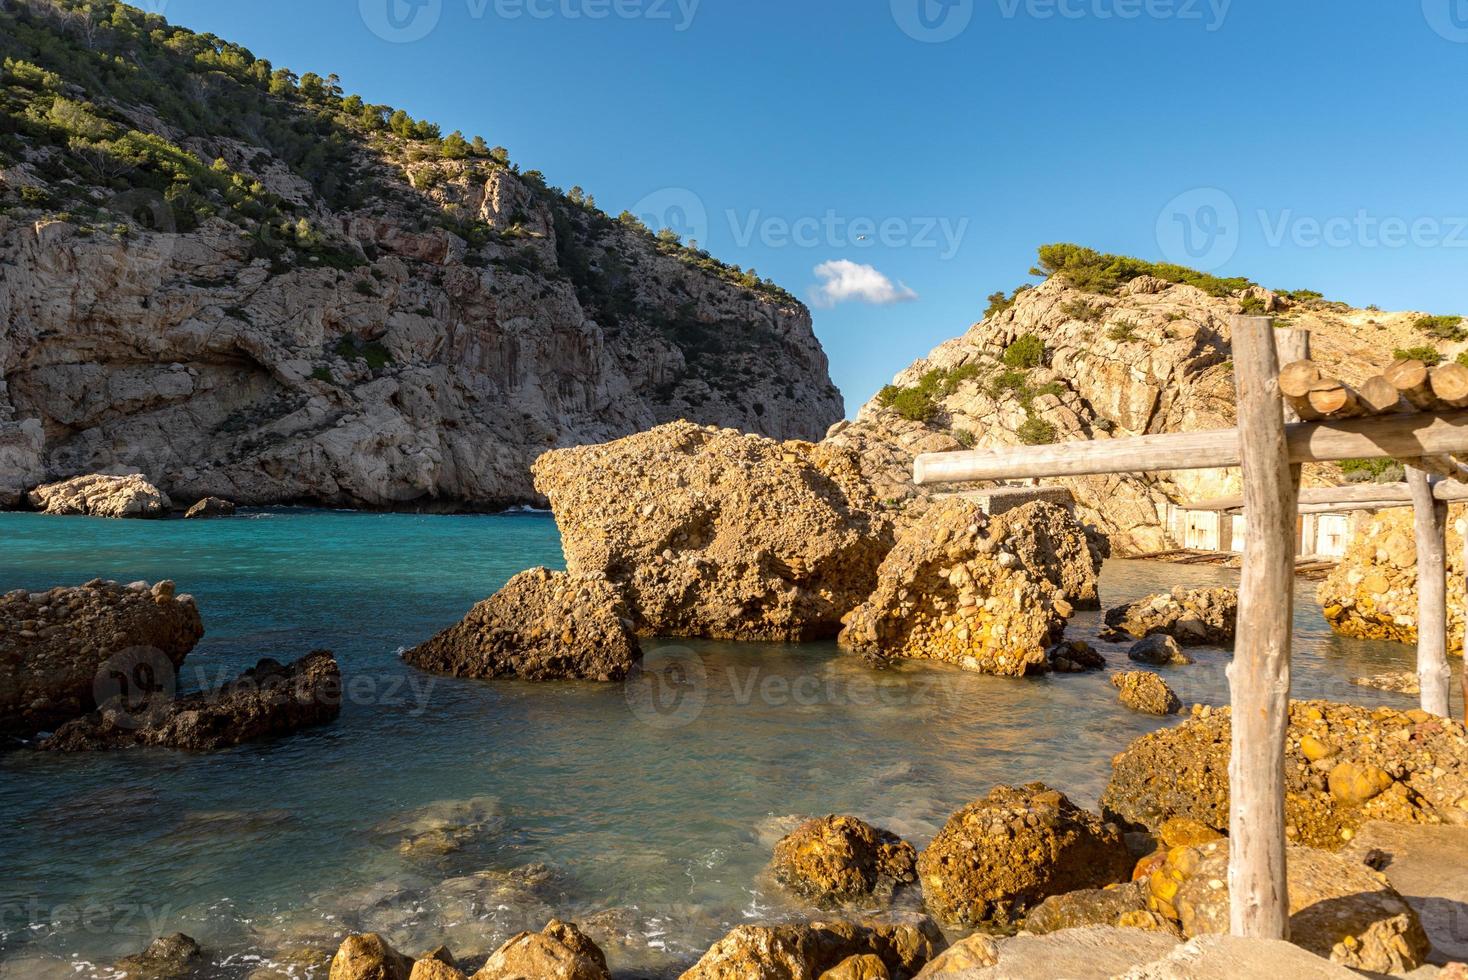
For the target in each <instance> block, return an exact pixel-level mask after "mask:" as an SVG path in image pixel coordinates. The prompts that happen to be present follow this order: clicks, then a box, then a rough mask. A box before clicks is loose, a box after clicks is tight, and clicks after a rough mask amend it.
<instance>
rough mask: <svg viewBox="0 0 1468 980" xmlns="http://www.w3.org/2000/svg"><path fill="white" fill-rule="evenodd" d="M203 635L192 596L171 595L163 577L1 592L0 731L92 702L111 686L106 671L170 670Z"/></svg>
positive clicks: (47, 721) (46, 724) (30, 728)
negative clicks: (149, 580) (154, 581)
mask: <svg viewBox="0 0 1468 980" xmlns="http://www.w3.org/2000/svg"><path fill="white" fill-rule="evenodd" d="M203 635H204V624H203V621H202V620H201V619H200V618H199V610H198V608H197V607H196V606H195V605H194V600H193V597H192V596H188V595H174V588H173V583H172V582H168V581H164V582H159V583H158V584H156V585H154V586H152V587H151V588H150V587H148V585H147V583H144V582H138V583H135V584H134V585H130V586H121V585H118V584H117V583H116V582H104V581H103V580H101V579H95V580H93V581H91V582H88V583H87V584H86V585H81V586H77V587H75V588H65V587H58V588H54V589H49V590H47V591H45V592H26V591H25V590H24V589H18V590H16V591H14V592H9V593H6V594H5V595H4V596H0V734H4V735H22V736H25V735H32V734H34V733H36V732H38V731H44V730H46V729H49V728H52V727H54V726H55V725H57V724H59V723H61V722H63V721H66V720H67V719H69V718H74V717H76V716H77V715H80V714H82V713H84V712H87V711H90V710H92V709H93V708H94V707H95V706H96V698H97V694H98V691H99V690H100V691H101V693H102V695H103V696H104V697H105V696H110V694H111V693H115V689H112V688H109V686H108V684H109V680H110V679H111V678H114V677H117V676H122V677H127V678H130V679H131V680H133V681H138V680H144V679H146V678H145V677H144V676H143V675H147V676H153V675H154V674H157V673H159V672H162V673H167V674H169V675H170V676H171V674H172V672H173V671H174V670H176V669H177V668H178V666H179V664H181V663H183V660H184V657H186V656H187V655H188V652H189V651H190V650H192V649H193V648H194V644H196V643H198V642H199V639H200V637H202V636H203ZM104 667H105V668H106V669H105V670H104V669H103V668H104ZM138 671H142V674H137V676H134V675H135V674H136V673H137V672H138ZM111 682H112V683H117V681H115V680H114V681H111Z"/></svg>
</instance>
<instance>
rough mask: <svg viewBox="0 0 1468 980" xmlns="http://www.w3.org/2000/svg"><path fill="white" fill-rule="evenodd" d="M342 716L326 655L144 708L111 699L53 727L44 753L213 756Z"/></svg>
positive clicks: (261, 667)
mask: <svg viewBox="0 0 1468 980" xmlns="http://www.w3.org/2000/svg"><path fill="white" fill-rule="evenodd" d="M340 713H341V672H340V670H338V668H337V664H336V658H335V657H334V656H332V654H331V652H330V651H328V650H316V651H314V652H312V653H309V654H307V655H306V656H304V657H302V658H301V659H300V660H297V661H296V662H295V663H293V664H290V665H289V666H286V665H283V664H281V663H279V662H277V661H275V660H270V659H265V660H262V661H260V662H259V663H258V664H256V665H255V666H254V667H253V668H251V669H250V670H247V671H245V672H244V673H243V674H241V675H240V676H239V677H238V678H236V679H235V680H233V681H230V682H229V683H228V684H225V685H224V686H223V687H218V688H215V689H213V690H209V691H202V692H200V693H198V694H191V695H188V696H186V697H182V698H176V699H166V698H164V697H162V696H161V695H160V696H158V697H155V698H153V699H150V700H148V701H146V702H143V703H138V702H130V701H128V700H127V699H125V698H121V697H118V698H114V699H112V700H110V701H108V702H107V703H106V704H104V705H102V707H100V708H99V709H98V710H96V711H94V712H92V713H91V714H88V715H85V716H83V717H81V718H76V719H74V720H72V721H70V722H67V723H66V724H65V725H62V726H61V727H60V728H58V729H57V730H56V732H55V734H53V735H52V736H51V737H49V738H47V739H46V740H45V741H43V742H42V743H41V748H42V749H48V750H51V751H57V752H80V751H95V750H103V749H125V748H133V747H135V746H153V747H157V748H170V749H188V750H193V751H213V750H216V749H223V748H228V747H229V746H232V745H238V744H240V743H241V742H247V741H251V740H253V739H258V738H266V737H269V736H274V735H283V734H286V733H288V732H293V731H297V730H299V729H302V728H308V727H310V726H313V725H322V724H325V723H327V722H329V721H332V720H333V719H335V718H336V716H337V715H338V714H340Z"/></svg>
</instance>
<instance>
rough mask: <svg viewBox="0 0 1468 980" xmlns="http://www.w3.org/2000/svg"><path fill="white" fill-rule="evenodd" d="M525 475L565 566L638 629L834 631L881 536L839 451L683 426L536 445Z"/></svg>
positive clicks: (811, 635)
mask: <svg viewBox="0 0 1468 980" xmlns="http://www.w3.org/2000/svg"><path fill="white" fill-rule="evenodd" d="M535 484H536V487H537V488H539V489H540V491H541V492H542V493H544V494H545V495H546V496H547V497H548V498H549V499H550V504H551V509H552V510H553V511H554V512H555V516H556V524H557V526H558V527H559V528H560V529H561V536H562V543H563V546H564V549H565V553H566V564H567V568H568V569H569V570H570V571H571V572H572V573H573V574H580V575H587V574H600V575H603V576H605V577H606V579H607V580H608V581H609V582H610V583H611V585H612V586H614V587H615V588H617V589H618V590H620V591H621V592H622V594H623V595H624V596H625V597H626V600H627V603H628V606H629V608H630V609H631V611H632V615H633V617H634V619H635V622H636V627H637V629H638V631H639V632H642V633H655V634H659V635H665V636H708V637H723V638H730V639H743V640H795V641H799V640H812V639H819V638H823V637H830V636H834V635H835V634H836V632H837V630H838V629H840V623H841V617H842V616H844V615H845V614H846V613H847V612H848V611H849V610H851V609H852V608H854V607H855V606H856V605H857V604H858V603H860V602H861V601H862V600H864V599H865V598H866V597H867V596H868V595H869V594H870V593H871V591H872V589H873V588H874V587H875V586H876V575H877V566H878V564H880V563H881V561H882V557H883V556H884V555H885V554H886V553H887V551H888V549H889V548H890V547H891V545H892V527H891V522H890V520H889V519H888V518H887V517H886V516H885V515H884V514H882V513H881V512H880V508H879V505H878V501H877V499H876V497H875V496H874V495H873V493H872V491H871V488H870V487H869V486H868V485H867V483H866V482H865V481H864V480H863V479H862V478H861V474H860V471H859V470H858V468H857V465H856V462H855V460H854V458H853V457H852V455H851V454H850V453H849V452H846V451H843V450H839V449H833V448H830V447H827V446H818V445H812V444H810V443H805V442H784V443H781V442H776V441H775V440H772V439H765V438H761V437H759V436H752V435H740V434H739V433H737V432H734V431H732V430H728V429H715V428H703V427H700V426H697V425H693V424H691V423H688V422H673V423H669V424H668V425H663V426H659V427H658V428H655V429H652V430H651V431H648V432H643V433H640V434H638V435H635V436H629V437H627V438H625V439H618V440H616V441H615V442H609V443H606V444H604V445H600V446H583V447H580V448H576V449H561V450H556V451H554V452H549V453H546V454H545V455H544V456H542V457H540V459H539V460H537V461H536V463H535Z"/></svg>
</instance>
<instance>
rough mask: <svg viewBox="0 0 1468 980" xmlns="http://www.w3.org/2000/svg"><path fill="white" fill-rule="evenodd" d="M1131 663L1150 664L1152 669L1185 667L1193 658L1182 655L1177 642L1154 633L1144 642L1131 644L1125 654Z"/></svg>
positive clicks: (1139, 641)
mask: <svg viewBox="0 0 1468 980" xmlns="http://www.w3.org/2000/svg"><path fill="white" fill-rule="evenodd" d="M1126 656H1127V659H1128V660H1130V661H1132V662H1133V663H1139V664H1150V665H1152V666H1153V667H1186V666H1187V665H1188V664H1191V663H1192V662H1193V658H1192V657H1190V656H1188V655H1187V654H1186V653H1183V648H1182V646H1181V645H1179V644H1178V642H1177V640H1174V639H1173V638H1172V637H1170V636H1168V635H1167V634H1166V633H1155V634H1153V635H1152V636H1149V637H1147V638H1146V639H1145V640H1138V641H1137V642H1136V643H1133V644H1132V645H1131V647H1130V648H1129V649H1128V650H1127V652H1126Z"/></svg>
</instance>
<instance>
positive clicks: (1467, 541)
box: [1459, 519, 1468, 725]
mask: <svg viewBox="0 0 1468 980" xmlns="http://www.w3.org/2000/svg"><path fill="white" fill-rule="evenodd" d="M1463 575H1464V579H1465V580H1468V519H1465V523H1464V525H1463ZM1459 672H1460V676H1461V678H1462V683H1463V724H1465V725H1468V609H1465V610H1464V612H1463V664H1462V666H1461V667H1460V668H1459Z"/></svg>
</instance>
